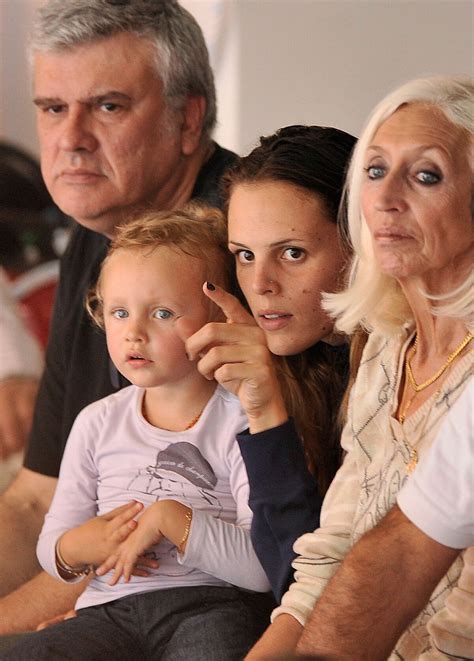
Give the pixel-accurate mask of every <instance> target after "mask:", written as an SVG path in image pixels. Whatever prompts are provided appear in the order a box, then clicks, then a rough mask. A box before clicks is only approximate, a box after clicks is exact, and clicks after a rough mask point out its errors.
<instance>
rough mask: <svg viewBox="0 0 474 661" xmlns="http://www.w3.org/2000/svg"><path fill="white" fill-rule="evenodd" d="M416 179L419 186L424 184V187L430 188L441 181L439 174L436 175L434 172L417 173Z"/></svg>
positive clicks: (423, 171)
mask: <svg viewBox="0 0 474 661" xmlns="http://www.w3.org/2000/svg"><path fill="white" fill-rule="evenodd" d="M416 178H417V180H418V181H419V182H420V184H424V185H425V186H432V185H433V184H437V183H439V181H440V180H441V177H440V176H439V174H436V172H430V171H428V170H422V171H421V172H417V174H416Z"/></svg>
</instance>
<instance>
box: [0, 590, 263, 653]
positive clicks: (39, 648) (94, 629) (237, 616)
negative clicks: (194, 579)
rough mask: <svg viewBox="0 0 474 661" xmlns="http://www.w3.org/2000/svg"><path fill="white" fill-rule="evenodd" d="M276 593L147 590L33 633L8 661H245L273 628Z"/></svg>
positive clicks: (80, 613)
mask: <svg viewBox="0 0 474 661" xmlns="http://www.w3.org/2000/svg"><path fill="white" fill-rule="evenodd" d="M274 605H275V602H274V600H273V597H272V596H271V595H270V594H258V593H250V592H245V591H243V590H239V589H238V588H233V587H229V588H226V587H205V586H198V587H185V588H172V589H167V590H157V591H154V592H142V593H141V594H137V595H130V596H129V597H124V598H123V599H118V600H117V601H113V602H110V603H108V604H103V605H101V606H92V607H90V608H82V609H80V610H79V611H78V615H77V617H76V618H73V619H71V620H66V621H65V622H61V623H60V624H57V625H55V626H53V627H49V628H48V629H44V630H43V631H39V632H35V633H29V634H26V635H24V636H22V637H21V641H20V642H19V643H18V644H16V645H14V646H13V647H11V648H10V649H7V650H5V651H3V652H1V651H0V659H2V661H7V660H8V661H59V660H61V661H99V660H100V661H122V660H123V661H142V660H143V661H145V660H148V659H150V660H151V659H153V661H155V660H158V659H160V660H162V661H241V659H243V658H244V656H245V654H246V652H247V651H248V650H249V649H250V648H251V647H252V645H253V644H254V642H255V641H256V640H257V639H258V638H259V637H260V635H261V634H262V633H263V631H264V630H265V629H266V627H267V626H268V624H269V618H270V612H271V609H272V608H273V607H274Z"/></svg>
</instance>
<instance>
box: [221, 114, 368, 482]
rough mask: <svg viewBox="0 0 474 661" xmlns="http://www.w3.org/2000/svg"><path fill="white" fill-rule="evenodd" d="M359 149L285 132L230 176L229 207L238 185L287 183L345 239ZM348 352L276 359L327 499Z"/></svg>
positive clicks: (318, 129) (343, 141)
mask: <svg viewBox="0 0 474 661" xmlns="http://www.w3.org/2000/svg"><path fill="white" fill-rule="evenodd" d="M355 143H356V138H354V137H353V136H352V135H350V134H349V133H345V132H344V131H340V130H338V129H335V128H330V127H322V126H286V127H285V128H282V129H280V130H278V131H277V132H276V133H274V134H273V135H270V136H267V137H262V138H260V144H259V145H258V146H257V147H256V148H255V149H254V150H253V151H252V152H251V153H250V154H249V155H248V156H245V157H243V158H241V159H240V160H239V162H238V163H237V165H236V166H235V167H234V168H233V169H232V170H231V171H230V172H229V173H228V174H227V175H226V176H225V178H224V181H223V186H224V193H225V199H226V200H227V204H228V201H229V198H230V196H231V195H232V190H233V189H234V188H235V187H236V186H237V185H239V184H249V183H256V182H265V181H272V182H274V181H285V182H287V183H290V184H293V185H294V186H297V187H299V188H302V189H304V190H305V191H309V192H312V193H314V194H315V195H316V196H317V197H318V198H319V200H320V201H322V202H323V203H324V205H325V208H326V211H327V217H328V219H329V220H331V221H332V222H333V223H335V224H338V225H339V230H340V234H341V237H342V236H343V235H345V230H346V228H345V222H346V214H345V213H344V211H343V210H342V209H340V204H341V198H342V192H343V188H344V181H345V175H346V170H347V167H348V164H349V160H350V156H351V153H352V149H353V147H354V145H355ZM347 353H348V352H347V347H339V348H336V347H333V346H330V345H329V344H326V343H324V342H317V343H316V344H315V345H314V346H311V347H309V348H308V349H306V350H305V351H303V352H301V353H300V354H298V355H295V356H274V361H275V364H276V366H277V369H278V371H279V373H280V375H281V384H282V390H283V394H284V397H285V401H286V405H287V408H288V412H289V414H290V415H291V416H292V417H293V418H294V420H295V423H296V427H297V430H298V433H299V434H300V437H301V439H302V442H303V446H304V449H305V454H306V458H307V462H308V466H309V467H310V469H311V470H312V471H313V472H314V474H315V476H316V479H317V481H318V485H319V490H320V493H321V495H323V494H324V493H325V492H326V491H327V489H328V487H329V485H330V483H331V481H332V479H333V477H334V475H335V473H336V471H337V469H338V467H339V465H340V462H341V449H340V435H341V419H342V417H341V416H340V415H339V409H340V404H341V401H342V397H343V395H344V391H345V388H346V385H347V376H348V369H347Z"/></svg>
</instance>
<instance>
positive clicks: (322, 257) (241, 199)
mask: <svg viewBox="0 0 474 661" xmlns="http://www.w3.org/2000/svg"><path fill="white" fill-rule="evenodd" d="M228 216H229V219H228V224H229V248H230V250H231V252H232V253H233V254H234V255H235V261H236V267H237V277H238V281H239V284H240V287H241V289H242V291H243V293H244V295H245V298H246V299H247V302H248V304H249V306H250V309H251V311H252V314H253V316H254V317H255V319H256V321H257V323H258V325H259V326H260V327H261V328H262V329H263V331H264V332H265V335H266V338H267V342H268V346H269V349H270V351H271V352H272V353H274V354H277V355H280V356H287V355H293V354H296V353H299V352H301V351H304V350H305V349H307V348H308V347H310V346H312V345H313V344H315V343H316V342H318V341H319V340H321V339H322V338H324V337H325V336H327V335H328V334H329V333H330V332H331V331H332V327H333V323H332V321H331V319H330V318H329V316H328V315H327V314H326V312H324V310H323V309H322V308H321V292H323V291H334V290H335V289H336V288H337V286H338V282H339V279H340V278H341V274H342V272H343V269H344V266H345V259H344V256H343V254H342V251H341V247H340V244H339V240H338V233H337V227H336V225H335V224H334V223H332V222H331V221H330V220H329V219H328V217H327V211H326V209H325V208H324V205H323V204H322V202H321V200H320V199H319V198H318V197H317V196H316V195H314V194H312V193H309V192H307V191H305V190H304V189H303V188H299V187H297V186H294V185H292V184H289V183H287V182H281V181H264V182H259V183H255V184H238V185H237V186H235V187H234V188H233V190H232V194H231V197H230V201H229V213H228Z"/></svg>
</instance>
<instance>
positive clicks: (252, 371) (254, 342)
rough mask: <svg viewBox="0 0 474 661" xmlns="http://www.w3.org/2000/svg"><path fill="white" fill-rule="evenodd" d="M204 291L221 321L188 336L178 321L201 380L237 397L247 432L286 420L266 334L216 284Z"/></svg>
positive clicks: (267, 427) (237, 303) (234, 299)
mask: <svg viewBox="0 0 474 661" xmlns="http://www.w3.org/2000/svg"><path fill="white" fill-rule="evenodd" d="M203 289H204V293H205V294H206V296H207V297H208V298H210V299H211V300H212V301H213V302H214V303H215V304H216V305H218V306H219V307H220V309H221V310H222V312H223V313H224V315H225V318H226V322H225V323H222V322H211V323H208V324H206V325H205V326H203V327H202V328H201V329H200V330H198V331H197V332H196V333H194V334H193V335H191V336H190V337H189V335H188V334H187V329H186V328H184V323H183V324H182V325H183V329H182V336H183V339H185V340H186V351H187V354H188V356H189V358H190V359H191V360H197V361H198V363H197V366H198V369H199V371H200V372H201V374H203V375H204V376H205V377H206V378H208V379H210V378H214V379H216V381H218V382H219V383H220V384H221V385H223V386H224V388H226V389H227V390H229V391H230V392H232V393H233V394H234V395H237V396H238V397H239V399H240V403H241V405H242V408H243V409H244V410H245V412H246V414H247V417H248V419H249V427H250V432H251V433H256V432H259V431H263V430H265V429H269V428H271V427H276V426H277V425H280V424H282V423H283V422H286V420H287V419H288V414H287V411H286V407H285V404H284V401H283V396H282V393H281V388H280V383H279V379H278V376H277V373H276V370H275V367H274V364H273V358H272V354H271V353H270V351H269V349H268V347H267V341H266V338H265V333H264V332H263V330H262V329H261V328H259V327H258V326H257V324H256V322H255V319H254V318H253V316H252V315H251V314H249V313H248V312H247V311H246V310H245V309H244V308H243V306H242V304H241V303H240V302H239V301H238V300H237V298H236V297H235V296H232V294H229V293H228V292H226V291H224V290H223V289H221V288H220V287H215V288H214V289H208V287H207V286H206V284H205V285H204V288H203ZM184 336H186V337H184Z"/></svg>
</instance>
